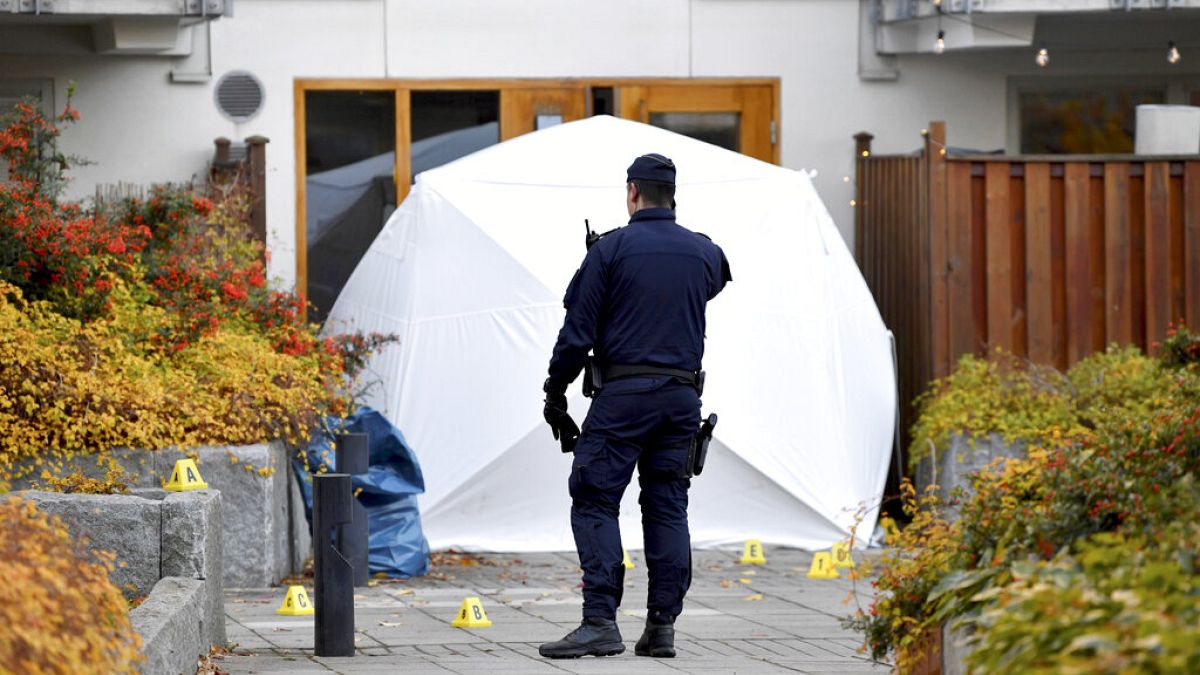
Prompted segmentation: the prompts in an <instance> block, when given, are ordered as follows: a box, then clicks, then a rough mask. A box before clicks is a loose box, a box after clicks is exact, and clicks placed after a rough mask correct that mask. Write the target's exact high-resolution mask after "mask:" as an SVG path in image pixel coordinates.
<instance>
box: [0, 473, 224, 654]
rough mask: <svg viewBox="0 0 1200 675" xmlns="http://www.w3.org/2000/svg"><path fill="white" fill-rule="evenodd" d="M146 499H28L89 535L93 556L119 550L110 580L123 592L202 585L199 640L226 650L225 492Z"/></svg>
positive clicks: (76, 533) (78, 534)
mask: <svg viewBox="0 0 1200 675" xmlns="http://www.w3.org/2000/svg"><path fill="white" fill-rule="evenodd" d="M141 495H143V496H137V495H88V494H63V493H59V492H36V491H30V492H24V493H21V496H22V497H24V498H25V499H28V500H29V501H31V502H33V503H34V504H36V505H37V506H38V508H39V509H40V510H41V511H43V512H44V513H46V514H49V515H52V516H57V517H58V518H60V519H62V521H63V524H65V525H66V526H67V531H68V532H70V533H71V535H72V536H73V537H74V538H76V539H81V538H84V537H86V538H87V540H88V547H89V548H91V549H92V550H103V551H112V552H113V553H114V554H115V555H116V560H117V566H116V567H115V568H114V569H113V570H112V571H111V572H110V573H109V579H110V580H111V581H112V582H113V584H114V585H115V586H117V587H118V588H120V589H121V590H122V592H125V593H129V592H133V593H137V594H139V595H145V594H153V592H154V590H155V589H157V588H158V586H159V580H160V579H163V578H166V577H179V578H186V579H189V580H192V581H196V582H197V583H199V584H200V587H201V595H200V597H199V598H198V599H196V600H195V601H194V603H193V604H195V605H196V607H197V611H199V612H200V616H201V619H202V621H201V627H202V629H203V631H204V632H202V633H198V634H197V636H196V638H197V639H198V640H201V641H203V642H204V643H205V645H211V644H217V645H223V644H225V596H224V590H225V588H224V583H223V581H222V564H223V560H222V559H223V555H222V536H221V532H222V527H221V512H222V505H221V493H219V492H217V491H215V490H192V491H188V492H173V493H170V494H165V493H163V492H162V491H161V490H159V491H154V490H145V491H141ZM146 497H149V498H146ZM205 650H206V651H207V646H206V647H205Z"/></svg>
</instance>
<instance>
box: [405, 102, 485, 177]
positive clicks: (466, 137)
mask: <svg viewBox="0 0 1200 675" xmlns="http://www.w3.org/2000/svg"><path fill="white" fill-rule="evenodd" d="M410 96H411V98H410V106H411V110H412V112H411V117H410V119H411V123H412V127H411V128H412V145H411V148H410V153H409V156H410V158H411V161H412V165H411V166H412V172H411V173H410V175H411V176H412V177H413V182H416V176H417V174H419V173H421V172H422V171H427V170H429V169H432V168H435V167H439V166H441V165H443V164H447V163H449V162H453V161H454V160H456V159H458V158H459V157H463V156H466V155H469V154H471V153H472V152H475V151H476V150H482V149H484V148H486V147H488V146H490V145H495V144H497V143H499V142H500V92H499V91H494V90H493V91H471V90H466V91H457V90H453V91H442V90H428V91H427V90H420V89H414V90H412V92H411V94H410Z"/></svg>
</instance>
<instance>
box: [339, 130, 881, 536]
mask: <svg viewBox="0 0 1200 675" xmlns="http://www.w3.org/2000/svg"><path fill="white" fill-rule="evenodd" d="M646 152H658V153H662V154H664V155H666V156H668V157H670V158H672V159H673V160H674V161H675V164H676V166H677V167H678V177H677V182H678V192H677V200H678V203H679V207H678V211H677V213H678V218H679V222H680V223H682V224H683V225H685V226H686V227H689V228H690V229H693V230H695V231H698V232H703V233H705V234H707V235H709V236H711V237H712V238H713V239H714V240H715V241H716V242H717V243H718V244H720V245H721V247H722V248H723V249H724V250H725V253H726V255H727V256H728V258H729V261H730V265H731V267H732V270H733V276H734V281H733V283H731V284H730V285H729V286H727V287H726V289H725V291H724V292H723V293H722V294H721V295H720V296H718V297H717V298H716V299H715V300H714V301H713V302H711V303H710V304H709V307H708V336H707V337H708V339H707V346H706V353H705V359H704V365H705V370H707V372H708V381H707V384H706V390H705V393H704V414H708V413H709V412H716V413H718V414H719V415H720V420H721V421H720V424H719V425H718V427H717V429H716V438H715V440H714V442H713V443H712V446H711V448H710V452H709V463H708V466H707V468H706V469H705V472H704V474H703V475H702V476H699V477H697V478H695V479H693V481H692V490H691V500H690V508H689V514H690V522H691V530H692V538H693V545H695V546H698V547H719V546H728V545H731V544H740V542H742V541H744V540H745V539H748V538H756V539H760V540H762V541H763V542H764V543H769V544H777V545H790V546H798V547H803V548H809V549H815V548H820V547H826V546H828V545H830V544H831V543H833V542H835V541H837V540H840V539H843V538H844V537H845V536H846V534H847V532H848V529H849V528H850V527H851V526H852V525H853V524H854V522H855V520H856V512H858V511H860V510H863V513H862V520H863V525H861V526H860V528H859V533H860V534H863V533H867V532H870V531H871V528H872V527H873V525H874V523H875V520H876V516H877V512H878V503H879V499H880V495H881V493H882V490H883V485H884V481H885V478H886V473H887V469H888V466H889V459H890V454H891V447H892V438H893V426H894V423H895V417H894V416H895V408H896V393H895V385H894V379H893V378H894V374H893V364H892V359H891V350H890V342H889V339H890V338H889V333H888V331H887V329H886V328H885V326H884V325H883V322H882V320H881V318H880V316H879V312H878V309H877V308H876V306H875V304H874V301H873V300H872V298H871V294H870V292H869V291H868V289H867V287H866V284H865V283H864V281H863V279H862V276H861V275H860V274H859V272H858V268H857V266H856V265H855V263H854V260H853V259H852V257H851V255H850V252H849V251H848V250H847V248H846V245H845V243H844V242H843V240H842V238H841V236H840V235H839V233H838V231H837V228H836V227H835V226H834V223H833V221H832V219H831V218H830V216H829V213H828V212H827V211H826V209H825V208H824V206H823V205H822V203H821V200H820V198H819V197H818V195H817V193H816V190H815V189H814V187H813V185H812V182H811V180H810V178H809V176H808V175H807V174H806V173H804V172H798V171H792V170H789V169H784V168H780V167H777V166H774V165H771V164H766V163H764V162H760V161H758V160H755V159H752V158H749V157H746V156H744V155H740V154H737V153H734V152H730V151H727V150H723V149H721V148H718V147H716V146H712V145H709V144H706V143H703V142H700V141H697V140H694V139H690V138H687V137H684V136H680V135H677V134H673V133H671V132H668V131H665V130H662V129H657V128H655V127H651V126H648V125H643V124H639V123H636V122H629V121H624V120H617V119H614V118H611V117H593V118H588V119H585V120H581V121H577V122H571V123H567V124H563V125H560V126H555V127H552V128H549V129H546V130H543V131H538V132H535V133H532V134H527V135H524V136H521V137H518V138H516V139H513V140H510V141H507V142H504V143H501V144H499V145H496V146H493V147H490V148H487V149H485V150H482V151H480V152H477V153H474V154H472V155H469V156H467V157H464V158H462V159H460V160H457V161H455V162H452V163H450V164H446V165H444V166H441V167H439V168H436V169H433V170H430V171H427V172H425V173H423V174H421V175H420V176H419V177H418V180H417V182H416V185H415V186H414V189H413V191H412V192H411V194H410V195H409V196H408V198H407V199H406V200H405V201H404V203H403V204H402V205H401V206H400V208H399V209H397V211H396V213H395V214H394V215H393V216H392V218H391V219H390V220H389V221H388V223H387V225H386V226H385V227H384V229H383V231H382V232H381V233H380V234H379V236H378V237H377V238H376V240H375V241H374V243H373V244H372V245H371V247H370V249H369V250H368V251H367V254H366V255H365V257H364V258H363V260H362V262H361V263H360V264H359V266H358V267H357V269H356V270H355V271H354V273H353V275H352V276H351V278H350V279H349V281H348V282H347V284H346V287H345V289H344V290H343V292H342V294H341V295H340V297H339V298H338V301H337V303H336V304H335V306H334V308H333V310H332V312H331V314H330V318H329V322H328V323H327V324H326V326H327V329H328V330H343V329H355V330H363V331H385V332H392V333H397V334H399V335H400V338H401V342H400V344H399V345H395V346H392V347H390V348H389V349H387V350H386V351H384V352H383V353H381V354H379V355H377V356H375V357H374V358H373V360H372V361H371V363H370V366H369V368H370V372H372V373H373V374H374V376H375V377H377V378H378V380H379V381H378V386H376V387H373V388H372V394H371V401H370V402H371V405H373V406H375V407H377V408H378V409H380V410H382V411H384V412H385V414H387V415H388V417H389V418H390V419H392V420H394V421H395V422H396V423H397V424H398V425H399V426H401V427H402V428H403V429H404V430H405V432H406V434H407V436H408V438H409V440H410V441H411V442H412V447H413V448H414V449H415V450H416V451H417V453H418V455H419V456H420V459H421V464H422V467H423V468H424V471H425V476H426V480H427V488H428V489H427V491H426V492H425V494H423V495H422V496H421V497H420V500H421V512H422V514H423V515H422V517H423V524H424V527H425V531H426V533H427V535H428V536H429V538H430V543H431V545H432V546H433V547H434V548H444V547H450V546H453V547H458V548H463V549H468V550H484V551H554V550H571V549H573V548H574V540H573V538H572V535H571V530H570V522H569V508H570V498H569V496H568V494H567V477H568V474H569V471H570V462H571V457H570V456H568V455H563V454H561V453H560V452H559V450H558V445H557V443H556V442H555V441H554V439H553V437H552V436H551V434H550V430H549V429H548V428H547V427H546V426H545V424H544V422H543V421H542V415H541V407H542V400H541V399H542V395H541V383H542V380H543V379H544V378H545V375H546V366H547V363H548V360H549V357H550V352H551V348H552V347H553V345H554V342H555V338H556V336H557V334H558V330H559V328H560V327H561V325H562V320H563V314H564V310H563V306H562V295H563V291H564V289H565V288H566V286H567V283H568V281H569V280H570V278H571V276H572V274H573V273H574V271H575V269H576V268H577V267H578V265H579V263H580V261H581V260H582V258H583V254H584V246H583V239H584V227H583V220H584V219H585V218H587V219H589V221H590V223H591V226H592V228H593V229H595V230H600V231H603V230H607V229H611V228H613V227H616V226H619V225H623V224H624V223H625V222H626V220H627V219H628V216H627V214H626V212H625V206H624V204H625V199H624V175H625V174H624V171H625V167H627V166H628V164H629V161H630V159H631V158H633V157H636V156H638V155H641V154H644V153H646ZM568 398H569V402H570V411H571V414H572V415H573V416H574V417H575V418H576V420H577V421H582V419H583V416H584V414H585V413H586V410H587V400H586V399H584V398H583V397H582V394H581V392H580V389H579V383H578V381H577V382H576V383H575V385H573V387H572V388H571V389H570V390H569V391H568ZM637 492H638V490H637V483H636V481H635V482H633V483H631V487H630V489H629V490H628V491H627V493H626V495H625V499H624V501H623V502H622V505H621V531H622V537H623V540H624V544H625V546H626V547H627V548H635V549H636V548H640V547H641V539H642V534H641V526H640V512H639V507H638V505H637ZM860 541H861V540H860Z"/></svg>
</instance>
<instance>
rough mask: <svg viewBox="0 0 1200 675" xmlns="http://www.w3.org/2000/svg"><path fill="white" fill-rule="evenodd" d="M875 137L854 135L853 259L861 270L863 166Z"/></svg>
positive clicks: (862, 132)
mask: <svg viewBox="0 0 1200 675" xmlns="http://www.w3.org/2000/svg"><path fill="white" fill-rule="evenodd" d="M873 138H875V136H873V135H871V134H869V133H867V132H865V131H860V132H858V133H857V134H854V259H855V260H857V261H858V267H859V269H860V270H861V269H862V266H863V260H864V259H863V255H864V253H865V251H866V248H865V246H866V244H865V242H864V241H863V236H864V233H863V209H864V208H865V202H864V201H863V166H864V165H865V164H866V161H865V160H866V159H867V158H868V157H870V156H871V139H873Z"/></svg>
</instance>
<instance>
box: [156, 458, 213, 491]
mask: <svg viewBox="0 0 1200 675" xmlns="http://www.w3.org/2000/svg"><path fill="white" fill-rule="evenodd" d="M206 487H208V483H205V482H204V479H203V478H201V477H200V469H197V468H196V463H195V462H194V461H192V459H191V458H190V457H185V458H184V459H181V460H178V461H176V462H175V470H174V471H172V472H171V480H169V481H167V484H166V485H164V486H163V489H164V490H166V491H167V492H183V491H184V490H199V489H202V488H206Z"/></svg>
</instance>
